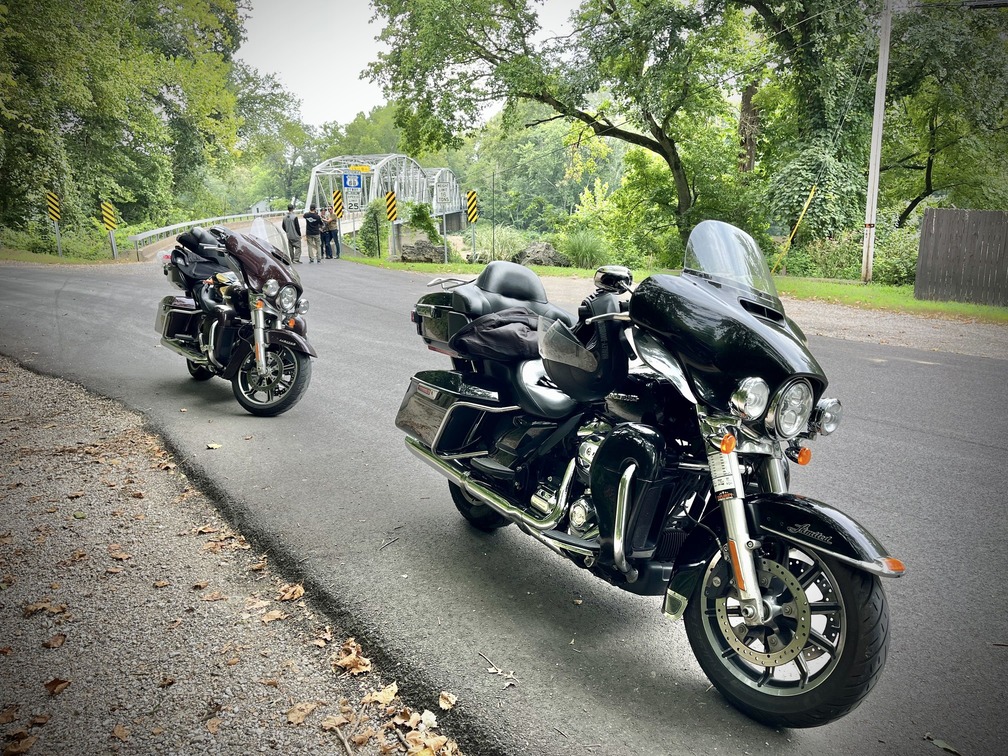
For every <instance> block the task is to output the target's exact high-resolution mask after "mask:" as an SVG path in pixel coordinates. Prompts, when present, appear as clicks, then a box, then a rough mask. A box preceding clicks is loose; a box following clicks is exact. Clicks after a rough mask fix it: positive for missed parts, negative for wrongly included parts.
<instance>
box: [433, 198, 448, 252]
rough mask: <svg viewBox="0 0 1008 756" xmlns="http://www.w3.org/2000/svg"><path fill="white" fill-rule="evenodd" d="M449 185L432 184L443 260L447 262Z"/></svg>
mask: <svg viewBox="0 0 1008 756" xmlns="http://www.w3.org/2000/svg"><path fill="white" fill-rule="evenodd" d="M450 196H451V187H450V186H449V185H448V184H444V183H442V184H435V185H434V202H435V204H436V205H437V206H438V209H440V210H441V235H442V236H443V237H444V261H445V264H447V263H448V202H449V197H450Z"/></svg>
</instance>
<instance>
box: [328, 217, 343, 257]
mask: <svg viewBox="0 0 1008 756" xmlns="http://www.w3.org/2000/svg"><path fill="white" fill-rule="evenodd" d="M328 226H329V238H330V239H331V240H332V247H330V250H329V254H328V257H332V250H333V249H335V250H336V259H339V256H340V238H339V232H340V227H339V226H340V222H339V218H337V217H336V213H330V214H329V224H328Z"/></svg>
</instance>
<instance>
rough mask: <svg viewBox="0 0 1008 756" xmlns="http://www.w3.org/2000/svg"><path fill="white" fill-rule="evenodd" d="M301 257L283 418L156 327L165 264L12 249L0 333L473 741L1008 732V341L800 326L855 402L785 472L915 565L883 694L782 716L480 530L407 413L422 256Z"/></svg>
mask: <svg viewBox="0 0 1008 756" xmlns="http://www.w3.org/2000/svg"><path fill="white" fill-rule="evenodd" d="M299 270H300V272H301V274H302V276H303V278H304V280H305V285H306V289H307V292H308V295H309V296H310V298H311V301H312V309H311V312H310V313H309V321H310V326H309V336H310V338H311V341H312V343H313V345H314V346H315V348H316V349H317V351H318V353H319V355H320V356H319V358H318V359H317V360H316V361H315V363H314V367H313V379H312V384H311V387H310V388H309V390H308V393H307V394H306V396H305V398H304V399H303V400H302V401H301V403H300V404H299V405H298V406H297V407H296V408H295V409H293V410H292V411H290V412H288V413H287V414H285V415H282V416H280V417H278V418H270V419H260V418H255V417H252V416H251V415H248V414H246V413H245V412H244V411H243V410H242V409H241V408H240V407H239V406H238V404H237V403H236V402H235V400H234V398H233V396H232V394H231V388H230V386H229V385H228V384H226V383H224V382H223V381H219V380H213V381H209V382H207V383H201V384H200V383H195V382H192V381H190V380H189V378H188V374H187V372H186V369H185V365H184V363H183V361H182V359H181V358H180V357H178V356H177V355H175V354H173V353H171V352H169V351H168V350H166V349H164V348H162V347H160V346H159V344H158V338H157V336H156V335H155V333H154V331H153V323H154V312H155V306H156V303H157V302H158V300H159V299H160V298H161V297H162V296H165V295H168V294H172V293H173V290H172V289H171V287H170V286H169V285H168V284H167V281H166V279H165V278H164V277H163V275H162V274H161V270H160V266H158V265H156V264H131V265H118V266H103V267H100V268H72V267H69V266H47V267H35V266H14V265H7V266H3V267H0V352H3V353H4V354H7V355H10V356H11V357H13V358H15V359H17V360H18V361H20V362H22V363H23V364H25V365H26V366H28V367H30V368H32V369H34V370H37V371H40V372H44V373H50V374H53V375H58V376H60V377H64V378H68V379H70V380H73V381H77V382H79V383H81V384H83V385H84V386H86V387H87V388H89V389H91V390H93V391H96V392H98V393H100V394H103V395H105V396H109V397H112V398H114V399H118V400H120V401H122V402H123V403H125V404H126V405H128V406H130V407H132V408H134V409H137V410H139V411H141V412H143V413H144V414H145V415H146V416H147V418H148V419H149V422H150V424H151V426H152V427H153V428H155V429H157V430H158V431H159V432H161V433H162V434H163V436H164V437H165V438H166V439H167V441H168V443H169V444H170V445H172V446H173V447H174V448H175V450H176V453H177V456H179V457H182V458H184V460H185V464H186V465H187V467H188V468H189V469H190V470H191V471H195V472H196V473H197V474H199V475H200V477H202V479H203V481H204V482H205V484H206V485H207V486H209V487H211V489H212V490H213V491H214V492H215V494H216V496H217V498H218V500H219V503H220V506H221V507H222V509H224V510H225V511H226V513H227V514H228V515H229V517H230V518H231V519H232V521H233V523H235V524H236V525H238V526H240V527H241V528H243V530H244V531H245V532H246V533H247V534H248V535H250V536H251V537H252V538H257V539H259V540H260V541H261V542H266V543H269V544H270V545H271V547H272V548H273V549H274V550H276V551H278V552H280V553H285V554H286V557H287V559H286V563H287V565H288V569H289V570H291V571H292V573H294V574H295V575H297V576H300V577H301V578H303V579H304V580H305V582H306V587H307V588H308V589H309V590H310V591H313V592H314V594H315V595H316V596H317V597H319V598H320V599H321V600H322V601H323V602H324V603H325V605H326V606H327V607H328V609H329V611H331V612H332V614H333V615H334V617H335V618H336V619H338V620H339V621H340V622H341V623H342V624H343V626H344V627H346V628H348V629H350V630H353V631H355V632H356V634H357V635H358V637H360V638H363V639H366V640H367V641H368V643H369V645H370V646H371V647H377V648H380V649H381V655H382V657H384V658H383V663H384V664H385V666H386V668H387V669H390V671H392V673H393V674H395V676H396V679H397V680H399V681H400V686H401V687H403V686H407V687H408V686H413V687H415V688H416V689H417V690H423V689H428V690H431V691H437V690H442V689H446V690H452V691H453V692H455V693H456V694H457V695H458V700H459V704H458V706H457V707H456V711H457V712H458V713H460V714H464V715H465V718H466V722H467V726H468V727H469V728H470V729H469V731H468V733H461V735H462V736H463V737H462V738H461V739H462V740H463V741H465V742H466V750H467V752H468V753H470V754H483V753H486V754H492V753H503V754H522V753H535V754H551V755H552V754H558V755H559V754H583V753H592V752H595V753H602V752H604V753H608V754H709V753H715V752H716V753H739V754H742V753H745V754H764V753H765V754H770V753H773V754H809V753H815V754H823V755H829V754H852V753H858V754H880V755H881V754H887V755H888V754H919V753H923V754H929V753H935V754H937V753H940V752H941V751H940V750H937V747H936V745H935V744H933V743H929V742H928V741H927V740H926V737H928V736H930V737H932V738H934V739H936V740H938V741H943V742H944V743H947V744H948V745H950V746H952V747H954V748H955V749H956V750H957V751H958V752H959V753H961V754H963V755H964V756H969V755H972V754H976V755H978V756H979V755H980V754H991V753H1001V752H1003V750H1004V748H1003V744H1002V732H1001V725H1000V722H1001V721H1002V717H1003V713H1004V711H1005V708H1006V706H1005V704H1006V701H1005V690H1006V685H1005V675H1006V672H1008V626H1006V619H1008V617H1006V611H1005V605H1006V601H1008V588H1006V581H1005V579H1004V578H1003V577H1002V576H1001V575H1000V571H1001V569H1002V567H1003V566H1004V563H1005V556H1006V545H1005V544H1006V541H1008V525H1006V518H1005V516H1004V508H1003V501H1004V497H1003V492H1004V490H1005V489H1006V487H1008V473H1006V472H1005V466H1004V464H1003V459H1002V458H1003V453H1002V446H1003V439H1004V438H1005V437H1006V431H1008V423H1006V419H1005V417H1006V415H1005V412H1004V410H1003V408H1002V407H1001V404H1000V402H999V401H998V400H997V396H999V392H1000V390H1001V389H1002V388H1003V385H1004V378H1005V375H1006V367H1008V363H1006V361H1004V360H995V359H984V358H978V357H967V356H960V355H952V354H944V353H934V352H922V351H916V350H911V349H899V348H893V347H884V346H877V345H868V344H863V343H857V342H851V341H841V340H837V339H830V338H819V337H813V338H812V339H811V343H812V347H813V351H814V352H815V353H816V355H817V356H818V358H819V360H820V362H821V363H822V365H823V367H824V368H825V369H826V371H827V373H828V374H829V375H830V376H831V380H832V384H831V393H833V394H834V395H837V396H839V397H840V398H841V399H842V400H843V401H844V406H845V411H846V415H845V419H844V425H843V427H842V428H841V430H840V432H839V433H838V434H836V435H835V436H833V437H830V438H827V439H823V440H820V441H818V442H816V444H814V448H813V450H814V452H815V458H814V459H813V462H812V464H811V465H810V466H809V467H808V468H805V469H803V470H801V471H800V472H797V473H796V474H795V479H794V481H793V482H794V489H795V490H796V491H797V492H800V493H804V494H807V495H810V496H813V497H816V498H821V499H823V500H825V501H828V502H830V503H831V504H834V505H836V506H839V507H840V508H841V509H844V510H845V511H847V512H848V513H849V514H851V515H853V516H854V517H855V518H856V519H858V520H859V521H861V522H862V524H864V525H865V526H866V527H868V528H869V529H870V530H871V531H873V532H874V533H875V534H876V536H878V537H879V538H880V539H881V540H882V541H883V543H885V544H886V545H887V546H888V547H889V549H890V550H891V551H892V552H893V553H894V554H895V555H896V556H899V557H900V558H902V559H903V560H904V561H905V562H906V563H907V564H908V566H909V569H908V573H907V575H906V576H905V577H904V578H903V579H901V580H898V581H889V582H887V583H886V590H887V594H888V596H889V599H890V611H891V625H892V641H891V644H890V656H889V660H888V664H887V667H886V671H885V673H884V674H883V678H882V681H881V682H880V683H879V685H878V686H877V687H876V689H875V690H874V691H873V692H872V694H871V695H870V696H869V697H868V699H867V700H866V701H865V702H864V703H863V704H862V706H861V707H860V708H859V709H857V710H856V711H855V712H853V713H852V714H851V715H849V716H848V717H846V718H845V719H843V720H841V721H839V722H836V723H834V724H831V725H828V726H826V727H822V728H818V729H815V730H802V731H799V730H783V731H775V730H772V729H768V728H765V727H763V726H760V725H757V724H755V723H753V722H751V721H750V720H748V719H746V718H745V717H743V716H742V715H740V714H738V713H737V712H736V711H735V710H734V709H732V708H731V707H730V706H728V705H727V704H726V703H725V702H724V701H723V700H722V699H721V698H720V696H719V695H718V694H717V692H716V691H714V690H713V689H711V688H710V685H709V683H708V682H707V681H706V679H705V678H704V676H703V674H702V673H701V671H700V669H699V667H698V665H697V664H696V662H695V661H694V659H693V657H692V654H691V652H690V649H689V645H688V643H687V641H686V637H685V633H684V631H683V628H682V627H681V626H680V625H675V624H672V623H670V622H669V621H667V620H666V619H665V618H664V617H663V616H662V614H661V612H660V610H659V605H658V600H657V599H644V598H639V597H634V596H630V595H626V594H623V593H622V592H620V591H618V590H616V589H614V588H612V587H610V586H608V585H605V584H603V583H601V582H600V581H597V580H595V579H594V578H592V577H591V576H590V575H588V574H587V573H583V572H581V571H579V570H577V569H576V568H574V567H573V566H572V565H570V564H569V563H568V562H566V561H565V560H563V559H561V558H560V557H557V556H554V555H553V554H551V553H550V552H549V551H547V550H546V549H544V548H543V547H541V546H539V545H538V544H536V543H535V542H533V541H532V540H531V539H530V538H528V537H526V536H524V535H523V534H521V533H520V532H519V531H518V530H517V529H516V528H507V529H505V530H503V531H500V532H498V533H496V534H494V535H492V536H488V535H483V534H479V533H476V532H474V531H473V530H471V529H470V528H469V527H468V526H467V525H466V524H465V522H464V521H463V520H462V518H461V517H460V516H459V515H458V514H457V513H456V512H455V510H454V507H453V506H452V505H451V501H450V499H449V496H448V491H447V486H446V483H445V482H444V481H443V479H441V478H440V477H439V476H438V475H436V474H435V473H434V472H433V471H431V470H429V469H428V468H427V467H426V466H424V465H422V464H421V463H419V462H418V461H417V460H415V459H414V458H413V457H412V455H410V454H409V453H408V452H407V451H406V449H405V448H404V446H403V441H402V437H401V434H400V433H399V432H398V431H397V429H396V428H395V426H394V424H393V419H394V417H395V413H396V410H397V409H398V407H399V402H400V400H401V398H402V395H403V392H404V391H405V388H406V386H407V382H408V377H409V375H410V374H411V373H413V372H415V371H416V370H419V369H424V368H431V367H439V366H443V365H444V358H442V357H439V356H438V355H436V354H434V353H431V352H429V351H427V350H426V348H425V347H424V346H423V344H422V342H421V341H420V339H419V338H418V337H417V336H416V335H415V332H414V330H413V327H412V325H411V323H410V322H409V308H410V306H411V304H412V303H413V302H414V301H415V300H416V298H417V297H418V296H419V295H420V294H421V293H423V292H424V291H426V288H425V283H426V278H427V277H426V276H419V275H416V274H408V273H393V272H387V271H379V270H375V269H372V268H368V267H365V266H360V265H355V264H353V263H350V262H346V261H332V262H329V261H327V262H325V263H323V264H322V265H307V264H305V265H302V266H299ZM588 286H589V285H588V284H587V283H586V284H585V289H584V292H583V293H585V294H587V293H588ZM560 304H561V305H565V306H567V307H573V306H574V304H575V302H560ZM0 409H2V408H0ZM182 409H185V410H186V411H185V412H182V411H181V410H182ZM208 443H215V444H220V448H217V449H208V448H207V444H208ZM488 660H489V662H492V664H493V665H495V666H496V667H497V668H500V669H501V670H503V671H505V672H513V674H514V678H516V680H517V683H516V684H514V685H507V683H508V680H506V679H505V677H504V676H502V675H496V674H490V673H488V671H487V670H488V667H490V663H488Z"/></svg>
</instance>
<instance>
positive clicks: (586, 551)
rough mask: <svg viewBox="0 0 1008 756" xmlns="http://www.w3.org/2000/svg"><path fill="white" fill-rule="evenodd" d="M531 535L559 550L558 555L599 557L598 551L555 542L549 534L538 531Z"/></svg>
mask: <svg viewBox="0 0 1008 756" xmlns="http://www.w3.org/2000/svg"><path fill="white" fill-rule="evenodd" d="M530 535H533V536H535V537H536V538H538V539H539V540H540V541H542V542H543V543H545V544H546V545H547V546H549V547H551V548H553V549H555V550H558V553H563V552H564V551H569V552H571V553H572V554H580V555H581V556H590V557H593V556H597V555H598V551H597V550H593V549H588V548H584V547H583V546H575V545H574V544H572V543H564V542H563V541H557V540H554V539H552V538H550V536H549V533H542V532H539V531H536V532H534V533H530Z"/></svg>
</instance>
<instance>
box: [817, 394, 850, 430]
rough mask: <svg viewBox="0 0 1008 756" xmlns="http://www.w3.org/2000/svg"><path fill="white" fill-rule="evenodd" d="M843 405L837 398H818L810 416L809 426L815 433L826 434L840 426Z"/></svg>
mask: <svg viewBox="0 0 1008 756" xmlns="http://www.w3.org/2000/svg"><path fill="white" fill-rule="evenodd" d="M842 416H843V407H841V406H840V400H839V399H826V398H823V399H820V400H819V403H818V404H817V405H816V408H815V413H814V414H813V416H812V422H811V427H812V430H814V431H815V432H816V433H821V434H822V435H824V436H828V435H829V434H830V433H832V432H833V431H835V430H836V429H837V428H839V427H840V418H841V417H842Z"/></svg>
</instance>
